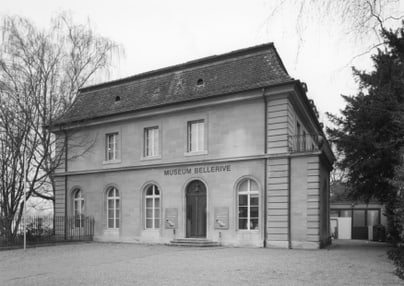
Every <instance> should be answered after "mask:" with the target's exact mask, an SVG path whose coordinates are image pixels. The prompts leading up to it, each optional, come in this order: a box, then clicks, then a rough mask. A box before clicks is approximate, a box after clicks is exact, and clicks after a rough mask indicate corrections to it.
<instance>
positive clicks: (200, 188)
mask: <svg viewBox="0 0 404 286" xmlns="http://www.w3.org/2000/svg"><path fill="white" fill-rule="evenodd" d="M186 206H187V211H186V214H187V218H186V224H187V225H186V236H187V237H190V238H198V237H199V238H203V237H206V187H205V184H204V183H202V182H201V181H198V180H195V181H192V182H190V183H189V184H188V186H187V188H186Z"/></svg>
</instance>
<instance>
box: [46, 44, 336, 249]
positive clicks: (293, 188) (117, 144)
mask: <svg viewBox="0 0 404 286" xmlns="http://www.w3.org/2000/svg"><path fill="white" fill-rule="evenodd" d="M306 92H307V86H306V85H305V84H304V83H302V82H300V81H299V80H295V79H293V78H291V77H290V76H289V75H288V73H287V71H286V69H285V67H284V65H283V63H282V61H281V59H280V57H279V55H278V53H277V51H276V49H275V47H274V45H273V44H272V43H269V44H264V45H259V46H254V47H251V48H246V49H242V50H237V51H233V52H230V53H226V54H222V55H215V56H211V57H207V58H202V59H198V60H194V61H191V62H187V63H184V64H179V65H175V66H170V67H166V68H162V69H158V70H154V71H150V72H146V73H142V74H138V75H135V76H132V77H128V78H123V79H119V80H115V81H111V82H105V83H101V84H98V85H94V86H89V87H85V88H82V89H80V90H79V93H78V96H77V98H76V100H75V102H74V103H73V105H72V107H71V108H70V109H69V110H68V111H67V112H66V113H65V114H64V115H63V116H62V117H61V118H60V119H58V120H57V121H56V122H55V123H54V124H53V125H52V126H51V130H52V132H54V134H55V135H56V138H57V142H58V144H57V150H58V152H59V153H62V154H63V158H64V163H63V164H61V165H60V167H59V168H58V169H57V171H56V173H55V180H56V194H55V197H56V200H55V214H56V215H57V216H64V217H69V216H75V217H78V218H80V217H81V216H83V215H86V216H91V217H93V218H94V220H95V226H94V239H95V240H99V241H123V242H147V243H175V242H176V241H180V240H181V241H184V240H185V241H187V240H188V241H193V240H196V239H200V240H203V241H207V242H215V243H218V244H221V245H235V246H244V245H246V246H247V245H248V246H257V247H262V246H264V247H265V246H268V247H284V248H319V247H322V246H324V245H326V244H328V243H329V242H330V226H329V211H330V210H329V173H330V171H331V169H332V164H333V161H334V156H333V153H332V151H331V149H330V146H329V144H328V142H327V140H326V138H325V136H324V133H323V130H322V125H321V124H320V123H319V121H318V113H317V111H316V108H315V105H314V103H313V101H312V100H309V99H308V98H307V96H306ZM80 227H82V225H81V222H80V219H79V220H78V221H76V223H74V224H72V225H67V224H66V225H65V228H80Z"/></svg>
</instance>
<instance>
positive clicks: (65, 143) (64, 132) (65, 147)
mask: <svg viewBox="0 0 404 286" xmlns="http://www.w3.org/2000/svg"><path fill="white" fill-rule="evenodd" d="M63 134H64V135H65V142H64V150H65V176H64V177H65V235H64V236H65V240H66V239H67V229H68V228H67V175H66V173H67V158H68V156H67V132H66V130H63Z"/></svg>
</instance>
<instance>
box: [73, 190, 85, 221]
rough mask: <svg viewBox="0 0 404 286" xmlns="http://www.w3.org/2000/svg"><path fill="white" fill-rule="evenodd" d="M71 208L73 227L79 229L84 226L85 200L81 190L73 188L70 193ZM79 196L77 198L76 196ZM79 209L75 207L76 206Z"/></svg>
mask: <svg viewBox="0 0 404 286" xmlns="http://www.w3.org/2000/svg"><path fill="white" fill-rule="evenodd" d="M72 194H73V195H72V206H73V210H72V213H73V217H74V227H75V228H81V227H83V226H84V223H83V221H84V211H85V205H84V203H85V200H84V195H83V190H82V189H80V188H75V189H74V190H73V192H72ZM78 194H79V196H78ZM76 203H77V205H79V207H77V205H76Z"/></svg>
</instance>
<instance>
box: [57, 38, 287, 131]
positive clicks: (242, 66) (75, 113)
mask: <svg viewBox="0 0 404 286" xmlns="http://www.w3.org/2000/svg"><path fill="white" fill-rule="evenodd" d="M200 79H201V80H202V81H203V84H202V85H198V84H197V82H198V80H200ZM291 80H292V78H291V77H290V76H289V75H288V74H287V71H286V69H285V67H284V66H283V63H282V61H281V59H280V58H279V55H278V53H277V52H276V50H275V47H274V46H273V44H272V43H269V44H264V45H260V46H255V47H251V48H247V49H243V50H237V51H233V52H230V53H227V54H223V55H218V56H212V57H207V58H202V59H199V60H195V61H191V62H188V63H184V64H180V65H176V66H172V67H168V68H163V69H159V70H155V71H151V72H147V73H142V74H138V75H135V76H132V77H128V78H124V79H120V80H116V81H112V82H106V83H102V84H99V85H95V86H90V87H85V88H82V89H81V90H80V91H79V94H78V96H77V98H76V100H75V102H74V103H73V105H72V107H71V108H70V109H69V110H68V112H66V113H65V114H64V115H63V116H62V117H61V118H60V119H59V120H57V121H56V122H55V125H59V124H63V123H69V122H75V121H82V120H89V119H95V118H99V117H105V116H110V115H115V114H119V113H125V112H133V111H137V110H142V109H146V108H153V107H157V106H162V105H167V104H173V103H179V102H184V101H189V100H196V99H203V98H207V97H211V96H217V95H222V94H229V93H234V92H240V91H244V90H250V89H255V88H262V87H265V86H270V85H274V84H279V83H283V82H288V81H291ZM117 96H119V97H120V100H119V101H116V98H117Z"/></svg>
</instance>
